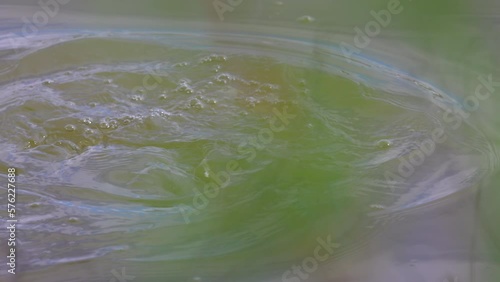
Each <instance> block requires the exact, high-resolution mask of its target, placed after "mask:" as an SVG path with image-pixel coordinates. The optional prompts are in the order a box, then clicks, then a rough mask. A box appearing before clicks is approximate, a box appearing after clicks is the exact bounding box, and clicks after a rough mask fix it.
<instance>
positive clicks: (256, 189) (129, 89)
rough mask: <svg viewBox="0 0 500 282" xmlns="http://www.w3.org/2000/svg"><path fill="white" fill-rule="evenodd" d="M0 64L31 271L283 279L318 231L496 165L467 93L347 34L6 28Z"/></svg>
mask: <svg viewBox="0 0 500 282" xmlns="http://www.w3.org/2000/svg"><path fill="white" fill-rule="evenodd" d="M0 60H1V72H0V85H1V88H0V115H1V123H0V132H1V135H0V141H1V143H2V149H1V150H0V166H1V169H2V170H3V171H7V168H8V167H10V166H14V167H16V168H17V169H18V172H19V176H18V182H19V188H18V203H17V204H18V206H17V208H18V210H19V211H20V213H22V216H21V218H22V220H21V221H20V223H19V225H18V226H19V227H18V228H19V234H18V236H19V240H22V248H20V252H21V253H20V254H19V256H20V257H21V258H22V262H23V263H22V265H21V266H20V268H21V270H22V273H21V274H20V275H21V276H20V277H21V279H25V280H26V281H29V280H30V279H35V278H36V279H38V280H36V281H109V280H110V279H112V275H111V274H110V269H113V268H116V269H121V267H122V266H127V269H128V272H133V273H134V276H136V277H140V278H141V280H140V281H157V280H155V279H157V278H159V277H161V278H165V277H166V278H168V279H169V280H168V281H226V280H227V281H230V280H231V279H235V277H240V278H238V279H237V280H234V281H247V280H248V281H254V280H253V279H256V280H259V281H263V280H262V279H263V278H262V277H264V276H267V275H271V276H272V275H276V277H280V274H281V273H282V272H283V271H284V270H286V268H287V267H289V265H290V263H289V261H291V260H292V259H295V258H297V257H301V256H302V257H303V255H304V253H307V252H308V251H309V250H311V249H313V248H314V246H315V244H317V243H316V240H317V239H316V238H317V237H318V236H323V237H324V238H328V237H330V238H331V240H332V241H333V242H335V246H336V251H335V253H334V254H333V256H334V257H335V256H341V255H342V254H345V253H349V252H352V251H354V250H355V249H356V246H357V245H358V244H360V243H359V242H362V241H363V239H362V238H363V237H364V236H367V235H368V234H370V233H371V232H376V230H377V226H378V225H382V224H387V223H388V222H393V221H397V220H401V219H402V217H403V216H404V215H405V214H407V213H411V211H412V210H415V209H419V208H422V207H426V206H428V205H434V204H436V203H440V202H442V201H446V199H448V198H450V197H452V196H453V195H456V194H458V193H463V192H464V191H468V190H470V189H473V188H474V187H475V185H476V184H477V182H478V180H479V179H480V178H481V177H482V175H484V173H485V172H486V171H487V168H488V165H489V164H488V161H487V160H486V159H487V155H488V153H487V152H488V150H489V145H488V143H487V142H486V141H485V140H484V138H483V137H482V135H481V133H480V132H479V131H478V130H476V129H475V128H474V126H472V125H471V124H469V123H468V122H467V119H466V118H465V115H466V114H467V113H466V112H465V113H463V112H462V113H460V112H459V111H456V109H459V108H461V107H460V105H461V102H460V100H459V99H457V98H456V97H454V96H453V95H451V94H449V93H446V92H444V91H442V90H440V89H437V88H436V87H434V86H432V85H430V84H428V83H426V82H424V81H420V80H418V79H417V78H414V77H411V76H409V75H407V74H404V73H402V72H399V71H398V70H396V69H393V68H391V67H390V66H387V65H384V64H381V63H379V62H376V61H373V60H371V59H369V58H365V57H360V56H353V57H346V56H345V54H343V52H342V51H341V48H340V47H339V46H338V45H337V46H335V45H331V44H322V43H321V42H308V41H303V40H297V39H294V38H292V37H278V36H263V35H259V34H251V33H248V34H230V33H221V34H203V33H189V32H178V31H176V32H166V31H161V32H160V31H145V30H141V31H125V30H112V31H109V30H108V31H102V30H54V31H47V32H43V33H40V34H38V35H36V36H32V37H29V38H17V37H8V36H7V37H3V38H2V39H1V40H0ZM292 246H293V247H292ZM282 266H283V267H282ZM119 272H120V271H119ZM56 273H57V275H56ZM241 277H245V278H241ZM57 279H62V280H57ZM148 279H150V280H148ZM190 279H191V280H190ZM245 279H247V280H245ZM22 281H24V280H22ZM31 281H35V280H31Z"/></svg>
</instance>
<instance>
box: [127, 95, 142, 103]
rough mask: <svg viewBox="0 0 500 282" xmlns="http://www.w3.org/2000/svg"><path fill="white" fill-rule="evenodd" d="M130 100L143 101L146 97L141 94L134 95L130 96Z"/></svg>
mask: <svg viewBox="0 0 500 282" xmlns="http://www.w3.org/2000/svg"><path fill="white" fill-rule="evenodd" d="M130 100H132V101H134V102H140V101H143V100H144V97H143V96H141V95H132V96H131V97H130Z"/></svg>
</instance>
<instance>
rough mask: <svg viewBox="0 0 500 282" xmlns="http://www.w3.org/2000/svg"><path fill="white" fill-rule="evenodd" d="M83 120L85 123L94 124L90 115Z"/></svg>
mask: <svg viewBox="0 0 500 282" xmlns="http://www.w3.org/2000/svg"><path fill="white" fill-rule="evenodd" d="M82 122H83V123H84V124H88V125H91V124H92V118H89V117H86V118H83V119H82Z"/></svg>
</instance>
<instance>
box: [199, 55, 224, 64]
mask: <svg viewBox="0 0 500 282" xmlns="http://www.w3.org/2000/svg"><path fill="white" fill-rule="evenodd" d="M225 61H227V57H226V56H223V55H216V54H212V55H210V56H207V57H205V58H202V59H201V62H202V63H214V62H215V63H222V62H225Z"/></svg>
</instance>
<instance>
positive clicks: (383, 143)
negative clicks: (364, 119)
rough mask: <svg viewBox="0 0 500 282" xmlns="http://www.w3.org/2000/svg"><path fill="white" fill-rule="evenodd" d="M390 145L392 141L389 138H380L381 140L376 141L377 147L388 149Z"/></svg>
mask: <svg viewBox="0 0 500 282" xmlns="http://www.w3.org/2000/svg"><path fill="white" fill-rule="evenodd" d="M391 146H392V142H391V141H390V140H387V139H382V140H380V141H378V142H377V147H378V148H379V149H388V148H390V147H391Z"/></svg>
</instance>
